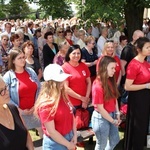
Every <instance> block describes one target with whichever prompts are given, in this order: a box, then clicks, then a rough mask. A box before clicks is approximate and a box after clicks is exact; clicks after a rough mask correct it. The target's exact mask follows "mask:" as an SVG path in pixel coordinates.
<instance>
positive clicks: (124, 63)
mask: <svg viewBox="0 0 150 150" xmlns="http://www.w3.org/2000/svg"><path fill="white" fill-rule="evenodd" d="M120 62H121V71H122V75H123V76H124V75H125V74H126V72H125V66H126V64H127V61H125V60H122V59H121V60H120Z"/></svg>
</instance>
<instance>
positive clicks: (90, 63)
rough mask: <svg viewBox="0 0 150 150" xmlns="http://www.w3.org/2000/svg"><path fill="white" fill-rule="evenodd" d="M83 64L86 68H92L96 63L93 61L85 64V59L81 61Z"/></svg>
mask: <svg viewBox="0 0 150 150" xmlns="http://www.w3.org/2000/svg"><path fill="white" fill-rule="evenodd" d="M81 61H82V62H83V63H85V64H86V65H87V66H88V67H91V66H94V65H96V63H97V60H95V61H93V62H86V60H85V59H82V60H81Z"/></svg>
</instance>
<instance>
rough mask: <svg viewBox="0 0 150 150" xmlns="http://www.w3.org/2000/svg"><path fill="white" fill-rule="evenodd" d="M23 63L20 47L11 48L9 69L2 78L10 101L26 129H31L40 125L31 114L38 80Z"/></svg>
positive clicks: (38, 87) (37, 90)
mask: <svg viewBox="0 0 150 150" xmlns="http://www.w3.org/2000/svg"><path fill="white" fill-rule="evenodd" d="M25 64H26V61H25V54H24V53H23V52H22V51H21V50H20V49H17V50H12V51H11V52H10V58H9V64H8V68H9V71H8V72H6V74H5V75H4V77H3V78H4V81H5V83H6V84H8V85H9V93H10V102H11V103H12V104H14V105H16V106H17V107H18V109H19V112H20V114H21V115H22V118H23V120H24V122H25V125H26V127H27V129H33V128H38V127H41V124H40V122H39V120H37V119H35V118H34V116H33V111H34V103H35V101H36V99H37V96H38V94H39V90H40V82H39V80H38V77H37V75H36V73H35V72H34V71H33V69H31V68H28V67H25ZM39 129H40V128H39ZM41 136H42V135H41Z"/></svg>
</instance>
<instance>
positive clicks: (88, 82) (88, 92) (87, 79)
mask: <svg viewBox="0 0 150 150" xmlns="http://www.w3.org/2000/svg"><path fill="white" fill-rule="evenodd" d="M86 84H87V89H86V96H85V97H86V98H88V99H87V101H86V102H82V107H83V108H85V109H86V108H87V106H88V103H89V100H90V98H89V97H90V93H91V79H90V77H88V78H86Z"/></svg>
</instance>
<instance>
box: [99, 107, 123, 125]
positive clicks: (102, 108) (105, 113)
mask: <svg viewBox="0 0 150 150" xmlns="http://www.w3.org/2000/svg"><path fill="white" fill-rule="evenodd" d="M97 109H98V111H99V113H100V114H101V115H102V117H103V118H105V119H106V120H108V121H109V122H110V123H112V124H114V125H116V126H118V125H119V124H120V120H118V119H117V121H116V122H114V119H113V118H112V117H111V116H110V115H109V113H108V112H107V111H106V110H105V108H104V106H103V104H98V105H97Z"/></svg>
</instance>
